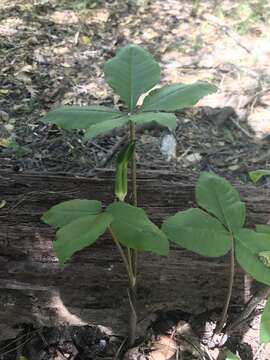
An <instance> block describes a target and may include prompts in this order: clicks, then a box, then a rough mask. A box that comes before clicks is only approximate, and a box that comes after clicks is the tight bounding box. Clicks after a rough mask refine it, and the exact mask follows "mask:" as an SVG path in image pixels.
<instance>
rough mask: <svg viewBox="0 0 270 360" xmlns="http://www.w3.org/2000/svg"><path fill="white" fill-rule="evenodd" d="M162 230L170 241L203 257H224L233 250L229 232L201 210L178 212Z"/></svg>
mask: <svg viewBox="0 0 270 360" xmlns="http://www.w3.org/2000/svg"><path fill="white" fill-rule="evenodd" d="M162 230H163V231H164V232H165V234H166V235H167V236H168V238H169V239H170V240H172V241H174V242H176V243H177V244H179V245H181V246H182V247H184V248H186V249H188V250H191V251H194V252H195V253H197V254H200V255H203V256H211V257H215V256H222V255H225V254H226V253H227V252H228V251H229V250H230V248H231V239H230V234H229V233H228V231H226V229H225V228H224V226H223V225H222V224H221V223H220V222H219V221H218V220H217V219H215V218H214V217H212V216H210V215H209V214H207V213H206V212H204V211H202V210H200V209H189V210H185V211H180V212H178V213H177V214H176V215H174V216H172V217H169V218H168V219H167V220H166V221H165V222H164V224H163V225H162Z"/></svg>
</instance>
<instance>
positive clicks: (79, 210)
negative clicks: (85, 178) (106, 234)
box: [41, 199, 102, 228]
mask: <svg viewBox="0 0 270 360" xmlns="http://www.w3.org/2000/svg"><path fill="white" fill-rule="evenodd" d="M101 211H102V208H101V202H100V201H97V200H86V199H74V200H68V201H64V202H61V203H60V204H57V205H55V206H53V207H51V208H50V210H48V211H46V212H45V213H44V214H43V216H42V218H41V219H42V220H43V221H44V222H45V223H46V224H48V225H51V226H53V227H54V228H60V227H62V226H64V225H67V224H69V223H70V222H72V221H74V220H76V219H78V218H81V217H84V216H87V215H97V214H99V213H101Z"/></svg>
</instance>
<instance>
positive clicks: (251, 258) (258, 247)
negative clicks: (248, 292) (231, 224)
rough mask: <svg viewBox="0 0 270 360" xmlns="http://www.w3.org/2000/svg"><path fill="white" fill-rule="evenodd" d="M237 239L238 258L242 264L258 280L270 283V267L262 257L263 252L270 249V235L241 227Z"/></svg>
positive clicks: (236, 250)
mask: <svg viewBox="0 0 270 360" xmlns="http://www.w3.org/2000/svg"><path fill="white" fill-rule="evenodd" d="M235 239H236V242H235V252H236V258H237V261H238V262H239V264H240V266H241V267H242V268H243V269H244V270H245V271H246V272H247V273H249V274H250V275H251V276H252V277H253V278H254V279H256V280H257V281H259V282H261V283H263V284H267V285H270V268H269V267H268V266H266V265H265V264H264V261H263V260H262V259H261V255H262V254H261V253H262V252H265V251H270V235H269V234H266V233H258V232H256V231H254V230H249V229H240V230H239V232H238V233H237V234H236V235H235Z"/></svg>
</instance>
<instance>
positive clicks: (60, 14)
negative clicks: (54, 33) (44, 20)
mask: <svg viewBox="0 0 270 360" xmlns="http://www.w3.org/2000/svg"><path fill="white" fill-rule="evenodd" d="M50 19H51V20H52V21H53V22H55V23H56V24H77V23H78V22H79V18H78V16H77V15H76V14H75V12H74V11H71V10H63V11H55V12H54V13H53V14H52V15H51V16H50Z"/></svg>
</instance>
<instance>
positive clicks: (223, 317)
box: [215, 234, 235, 334]
mask: <svg viewBox="0 0 270 360" xmlns="http://www.w3.org/2000/svg"><path fill="white" fill-rule="evenodd" d="M231 241H232V248H231V251H230V278H229V287H228V291H227V295H226V300H225V304H224V307H223V311H222V315H221V319H220V322H219V323H218V325H217V327H216V329H215V333H216V334H218V333H220V332H221V331H222V329H223V327H224V325H225V322H226V320H227V316H228V309H229V305H230V301H231V297H232V290H233V283H234V273H235V249H234V237H233V235H232V234H231Z"/></svg>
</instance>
